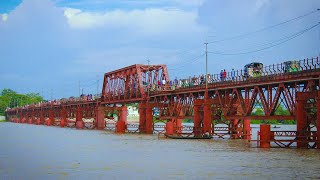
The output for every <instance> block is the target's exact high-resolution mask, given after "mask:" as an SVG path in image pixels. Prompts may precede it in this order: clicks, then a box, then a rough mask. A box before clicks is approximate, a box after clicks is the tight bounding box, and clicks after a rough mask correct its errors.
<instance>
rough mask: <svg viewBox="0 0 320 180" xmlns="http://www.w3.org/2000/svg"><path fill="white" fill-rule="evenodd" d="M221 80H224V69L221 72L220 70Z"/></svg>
mask: <svg viewBox="0 0 320 180" xmlns="http://www.w3.org/2000/svg"><path fill="white" fill-rule="evenodd" d="M220 80H221V82H222V81H223V70H221V72H220Z"/></svg>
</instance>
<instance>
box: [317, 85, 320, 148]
mask: <svg viewBox="0 0 320 180" xmlns="http://www.w3.org/2000/svg"><path fill="white" fill-rule="evenodd" d="M317 149H320V91H318V98H317Z"/></svg>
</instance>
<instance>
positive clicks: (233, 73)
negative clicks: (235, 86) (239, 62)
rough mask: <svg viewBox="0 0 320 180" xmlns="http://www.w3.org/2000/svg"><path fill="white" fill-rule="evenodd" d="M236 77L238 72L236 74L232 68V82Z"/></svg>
mask: <svg viewBox="0 0 320 180" xmlns="http://www.w3.org/2000/svg"><path fill="white" fill-rule="evenodd" d="M235 76H236V72H235V71H234V69H233V68H232V70H231V78H232V81H234V80H235Z"/></svg>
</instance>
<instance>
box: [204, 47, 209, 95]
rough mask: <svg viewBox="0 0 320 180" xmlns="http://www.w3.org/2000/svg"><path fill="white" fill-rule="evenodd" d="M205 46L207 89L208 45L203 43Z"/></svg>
mask: <svg viewBox="0 0 320 180" xmlns="http://www.w3.org/2000/svg"><path fill="white" fill-rule="evenodd" d="M204 44H205V45H206V76H205V77H206V89H208V43H207V42H205V43H204Z"/></svg>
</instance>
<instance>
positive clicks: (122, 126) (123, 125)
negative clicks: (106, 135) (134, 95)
mask: <svg viewBox="0 0 320 180" xmlns="http://www.w3.org/2000/svg"><path fill="white" fill-rule="evenodd" d="M127 116H128V109H127V106H122V107H121V108H120V110H119V118H118V121H117V124H116V133H125V132H126V129H127Z"/></svg>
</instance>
